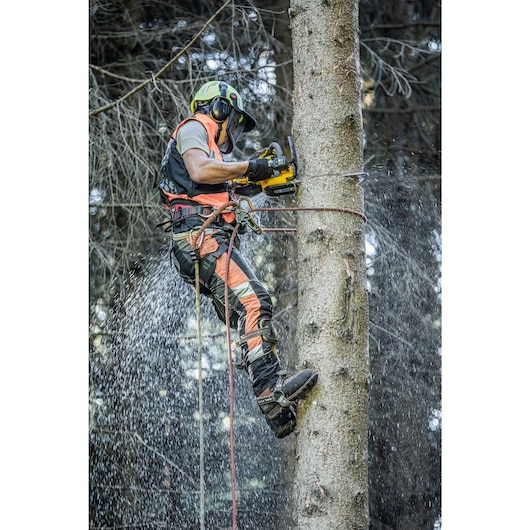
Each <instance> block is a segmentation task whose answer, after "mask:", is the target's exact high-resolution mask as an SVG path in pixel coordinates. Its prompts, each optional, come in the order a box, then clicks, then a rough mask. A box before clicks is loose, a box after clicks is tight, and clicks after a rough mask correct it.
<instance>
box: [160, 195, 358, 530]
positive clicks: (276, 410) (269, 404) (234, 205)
mask: <svg viewBox="0 0 530 530" xmlns="http://www.w3.org/2000/svg"><path fill="white" fill-rule="evenodd" d="M243 201H244V202H246V203H247V205H248V209H244V208H242V206H241V202H243ZM201 208H202V207H201ZM186 209H187V208H186ZM189 209H190V210H193V208H189ZM183 210H184V208H183ZM227 210H230V211H232V212H233V213H234V214H235V226H233V230H232V234H231V237H230V242H229V245H228V250H227V263H226V271H225V282H224V297H225V322H226V336H227V344H228V377H229V401H230V418H229V419H230V470H231V485H232V530H236V529H237V525H236V518H237V499H236V480H235V443H234V381H233V368H232V364H233V362H232V349H233V348H234V347H237V346H240V345H241V344H242V343H244V342H246V341H248V340H249V339H251V338H253V337H256V336H258V335H266V334H270V333H271V330H270V328H269V327H264V328H260V329H258V330H255V331H252V332H249V333H246V334H244V335H241V336H240V337H239V338H238V339H237V340H235V341H234V343H231V339H230V308H229V303H228V302H229V299H228V273H229V265H230V257H231V254H232V249H233V246H234V242H235V239H236V237H237V233H238V232H240V231H242V230H241V229H243V230H246V228H247V226H248V227H250V228H251V229H252V230H253V231H254V232H256V233H257V234H261V233H262V232H265V231H267V232H292V231H296V229H290V228H280V229H263V228H262V227H261V226H260V225H259V223H258V222H257V221H256V220H255V219H254V217H253V215H252V214H253V213H254V212H260V211H261V212H264V211H269V212H274V211H335V212H344V213H349V214H351V215H356V216H358V217H361V219H363V221H364V222H367V218H366V216H365V215H364V214H363V213H361V212H358V211H355V210H350V209H347V208H325V207H321V208H318V207H317V208H301V207H292V208H284V207H277V208H275V207H273V208H254V207H253V205H252V203H251V202H250V200H249V199H248V198H246V197H242V198H241V199H240V201H239V202H238V201H228V202H226V203H224V204H223V205H222V206H220V207H219V208H217V209H214V210H213V211H211V213H210V212H200V215H201V217H203V218H205V220H204V222H203V224H202V226H201V227H199V228H197V229H192V230H190V231H188V232H182V233H178V234H173V239H174V240H175V241H180V240H183V239H187V240H188V241H189V243H190V245H191V250H192V258H193V260H194V268H195V293H196V295H195V296H196V311H197V343H198V378H199V383H198V384H199V436H200V441H199V460H200V462H199V474H200V525H201V526H200V528H201V530H204V528H205V526H204V525H205V486H204V484H205V479H204V423H203V381H202V339H201V325H200V295H201V283H200V255H199V254H200V247H201V245H202V244H203V242H204V236H205V234H212V233H214V232H216V231H217V230H216V229H212V228H209V226H210V225H211V224H212V223H213V222H215V220H216V219H217V217H218V216H219V215H221V214H222V213H224V212H226V211H227ZM179 213H181V212H179ZM197 213H199V212H195V211H193V213H190V214H189V215H193V214H197ZM182 214H184V215H182V216H181V217H179V218H182V217H185V216H187V215H188V212H182ZM172 222H173V221H169V223H172ZM167 223H168V222H167V221H166V222H165V223H160V225H158V226H162V225H164V224H167ZM236 366H237V367H238V368H243V366H242V362H240V363H236ZM278 375H279V378H278V381H277V383H276V385H275V387H274V389H273V390H272V393H271V395H270V396H267V397H265V398H260V399H258V403H259V405H260V408H261V409H262V411H264V412H265V417H266V420H267V423H269V424H270V422H273V421H274V419H275V418H276V417H277V416H278V415H279V414H280V413H281V412H282V411H283V410H290V411H291V413H292V414H293V418H294V420H293V421H296V420H295V418H296V415H295V412H296V406H297V403H296V399H297V395H296V394H293V395H291V396H289V398H287V397H286V396H285V394H284V393H283V392H282V385H283V383H284V381H285V379H286V377H287V372H285V371H284V370H282V371H281V372H279V374H278ZM291 428H294V427H293V424H292V422H291V423H288V424H287V425H285V429H286V430H288V429H291ZM289 432H291V431H289Z"/></svg>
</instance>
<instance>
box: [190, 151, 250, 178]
mask: <svg viewBox="0 0 530 530" xmlns="http://www.w3.org/2000/svg"><path fill="white" fill-rule="evenodd" d="M182 158H183V159H184V163H185V164H186V169H187V170H188V173H189V174H190V177H191V180H193V182H197V184H220V183H222V182H226V181H227V180H232V179H235V178H239V177H241V176H242V175H244V174H245V173H246V171H247V169H248V161H247V160H245V161H242V162H223V161H222V160H216V159H215V158H209V157H208V155H207V154H206V153H205V152H204V151H203V150H202V149H188V150H187V151H186V152H185V153H184V155H183V156H182Z"/></svg>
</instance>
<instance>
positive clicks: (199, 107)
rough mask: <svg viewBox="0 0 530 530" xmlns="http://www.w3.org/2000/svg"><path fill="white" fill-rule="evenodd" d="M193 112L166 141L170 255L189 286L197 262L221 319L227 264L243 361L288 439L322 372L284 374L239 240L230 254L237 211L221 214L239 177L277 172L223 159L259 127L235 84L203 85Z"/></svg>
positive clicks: (261, 293) (263, 299) (264, 407)
mask: <svg viewBox="0 0 530 530" xmlns="http://www.w3.org/2000/svg"><path fill="white" fill-rule="evenodd" d="M190 108H191V111H192V113H193V116H192V117H190V118H187V119H185V120H184V121H183V122H181V123H180V124H179V125H178V126H177V128H176V130H175V132H174V133H173V135H172V137H171V139H170V141H169V143H168V146H167V149H166V153H165V156H164V158H163V161H162V179H161V181H160V182H159V185H158V187H159V190H160V194H161V198H162V201H163V202H164V204H165V205H166V206H167V207H168V209H169V212H170V215H171V231H172V238H173V243H172V250H171V258H172V261H173V263H174V265H175V267H176V269H177V271H178V272H179V274H180V275H181V277H182V278H183V279H184V280H185V281H186V282H188V283H189V284H191V285H195V270H196V269H195V264H196V260H198V262H199V278H200V289H201V293H203V294H205V295H206V296H208V297H209V298H210V299H211V301H212V302H213V306H214V308H215V310H216V313H217V315H218V316H219V318H220V319H221V320H222V321H223V322H225V320H226V317H225V273H226V268H227V266H228V281H227V283H228V300H229V304H228V305H229V315H230V326H231V327H232V328H237V329H238V331H239V339H238V343H239V345H240V346H241V349H242V363H241V364H242V366H243V367H244V368H245V369H246V371H247V373H248V375H249V378H250V381H251V383H252V386H253V390H254V394H255V396H256V398H257V401H258V405H259V407H260V409H261V411H262V412H263V413H264V414H265V418H266V421H267V423H268V425H269V426H270V428H271V429H272V430H273V432H274V433H275V435H276V436H277V437H278V438H283V437H284V436H287V435H288V434H290V433H292V432H293V431H294V429H295V427H296V407H297V404H298V402H299V400H301V399H302V398H303V397H304V396H305V395H306V394H307V392H308V391H309V390H310V389H311V388H312V387H313V386H314V384H315V383H316V381H317V377H318V375H317V373H316V372H314V371H313V370H310V369H306V370H302V371H301V372H299V373H297V374H295V375H291V376H290V377H289V376H288V375H287V372H286V371H285V370H283V369H282V366H281V364H280V361H279V359H278V356H277V353H276V343H277V339H276V338H275V335H274V331H273V330H272V326H271V318H272V310H273V307H272V301H271V297H270V295H269V293H268V292H267V290H266V289H265V288H264V286H263V285H262V284H261V282H260V281H259V280H258V279H257V278H256V276H255V274H254V273H253V271H252V269H251V268H250V266H249V265H248V263H247V262H246V261H245V259H244V258H243V257H242V256H241V254H240V252H239V251H238V247H239V244H238V240H237V238H236V245H235V248H232V249H231V252H230V253H229V252H228V249H229V241H230V238H231V235H232V232H233V230H234V226H235V225H236V213H235V212H234V211H233V210H232V209H223V213H220V211H219V210H218V209H219V208H220V207H223V206H224V205H226V204H227V203H229V202H231V201H232V200H234V199H235V198H234V197H232V194H231V192H230V186H229V185H228V181H230V180H232V179H236V178H240V177H241V176H246V177H248V179H249V181H250V182H258V181H262V180H264V179H267V178H269V177H271V176H272V175H273V169H272V168H271V167H270V165H269V161H268V160H267V159H265V158H259V157H258V154H257V153H256V154H255V155H253V156H252V157H250V159H249V160H243V161H239V162H225V161H224V160H223V156H222V155H223V154H229V153H231V152H232V150H233V149H234V146H235V144H236V142H237V140H238V138H239V136H240V134H241V133H242V132H247V131H250V130H252V129H253V128H254V127H255V126H256V120H255V119H254V118H253V117H252V116H251V115H250V114H249V113H248V112H246V111H245V110H244V109H243V102H242V99H241V96H240V94H239V93H238V92H237V91H236V90H235V89H234V88H233V87H232V86H230V85H229V84H227V83H225V82H223V81H211V82H209V83H206V84H204V85H203V86H202V87H201V88H200V89H199V91H198V92H197V93H196V94H195V96H194V97H193V99H192V101H191V105H190ZM210 216H212V217H213V222H211V224H209V225H208V227H207V228H206V229H205V230H204V229H203V230H202V232H201V234H200V238H199V241H196V239H194V237H193V236H194V234H197V233H198V231H199V230H200V229H201V226H202V225H203V224H204V223H205V221H206V220H207V219H208V217H210ZM242 228H243V229H244V226H242ZM242 231H243V230H240V232H242ZM228 259H229V263H227V261H228ZM225 324H226V322H225Z"/></svg>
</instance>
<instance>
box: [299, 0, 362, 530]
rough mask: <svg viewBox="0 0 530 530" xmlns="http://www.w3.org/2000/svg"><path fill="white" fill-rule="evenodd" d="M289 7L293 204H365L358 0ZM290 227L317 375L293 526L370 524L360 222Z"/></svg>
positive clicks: (306, 343) (338, 218) (328, 217)
mask: <svg viewBox="0 0 530 530" xmlns="http://www.w3.org/2000/svg"><path fill="white" fill-rule="evenodd" d="M290 15H291V27H292V34H293V56H294V57H295V61H294V91H293V93H294V98H293V105H294V120H293V130H294V131H295V139H296V142H297V144H298V145H299V146H300V150H299V161H300V168H301V181H302V187H301V189H300V192H299V194H298V198H299V205H300V207H302V208H351V209H353V210H356V211H359V212H361V213H363V212H364V197H363V191H362V188H361V187H360V185H359V174H360V173H361V172H362V171H363V156H362V155H363V153H362V143H363V142H362V140H363V126H362V117H361V88H362V79H361V69H360V63H359V38H358V35H359V29H358V4H357V2H356V1H351V0H342V1H340V2H334V3H333V4H331V3H325V4H318V3H308V2H292V3H291V10H290ZM308 28H310V29H308ZM354 174H357V177H354V176H353V175H354ZM297 226H298V240H299V248H298V315H299V317H298V327H297V343H298V353H299V357H300V362H301V363H303V364H304V365H307V366H310V367H314V368H315V369H316V370H317V371H318V372H319V385H318V387H317V388H316V391H315V392H314V393H313V394H312V395H311V398H312V399H311V401H306V402H305V403H304V407H303V410H304V414H302V415H301V418H303V419H302V420H301V424H300V428H299V430H300V433H299V437H298V445H297V464H296V468H295V485H294V490H295V492H296V501H297V502H296V510H297V517H298V519H297V528H301V529H302V528H303V529H306V528H307V529H315V530H317V529H321V528H335V529H337V530H338V529H344V530H346V529H352V528H356V529H363V528H364V529H368V522H369V518H368V450H367V429H368V419H367V399H368V305H367V296H366V294H367V292H366V259H365V252H364V246H365V242H364V238H365V235H364V220H363V219H362V218H361V217H359V216H353V215H351V214H347V213H339V212H329V211H328V212H311V213H309V212H299V221H298V224H297Z"/></svg>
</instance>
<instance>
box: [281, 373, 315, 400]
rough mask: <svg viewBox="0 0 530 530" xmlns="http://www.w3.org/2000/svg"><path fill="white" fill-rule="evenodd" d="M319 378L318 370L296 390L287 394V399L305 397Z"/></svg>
mask: <svg viewBox="0 0 530 530" xmlns="http://www.w3.org/2000/svg"><path fill="white" fill-rule="evenodd" d="M317 379H318V374H317V373H316V372H314V373H313V375H312V376H311V377H310V378H309V379H308V380H307V381H306V382H305V383H304V384H303V385H302V386H301V387H300V388H299V389H298V390H296V391H295V392H293V393H292V394H290V395H289V396H287V399H289V400H290V401H292V400H294V399H303V398H304V397H305V396H306V395H307V393H308V392H309V391H310V390H311V389H312V388H313V387H314V386H315V384H316V382H317Z"/></svg>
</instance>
